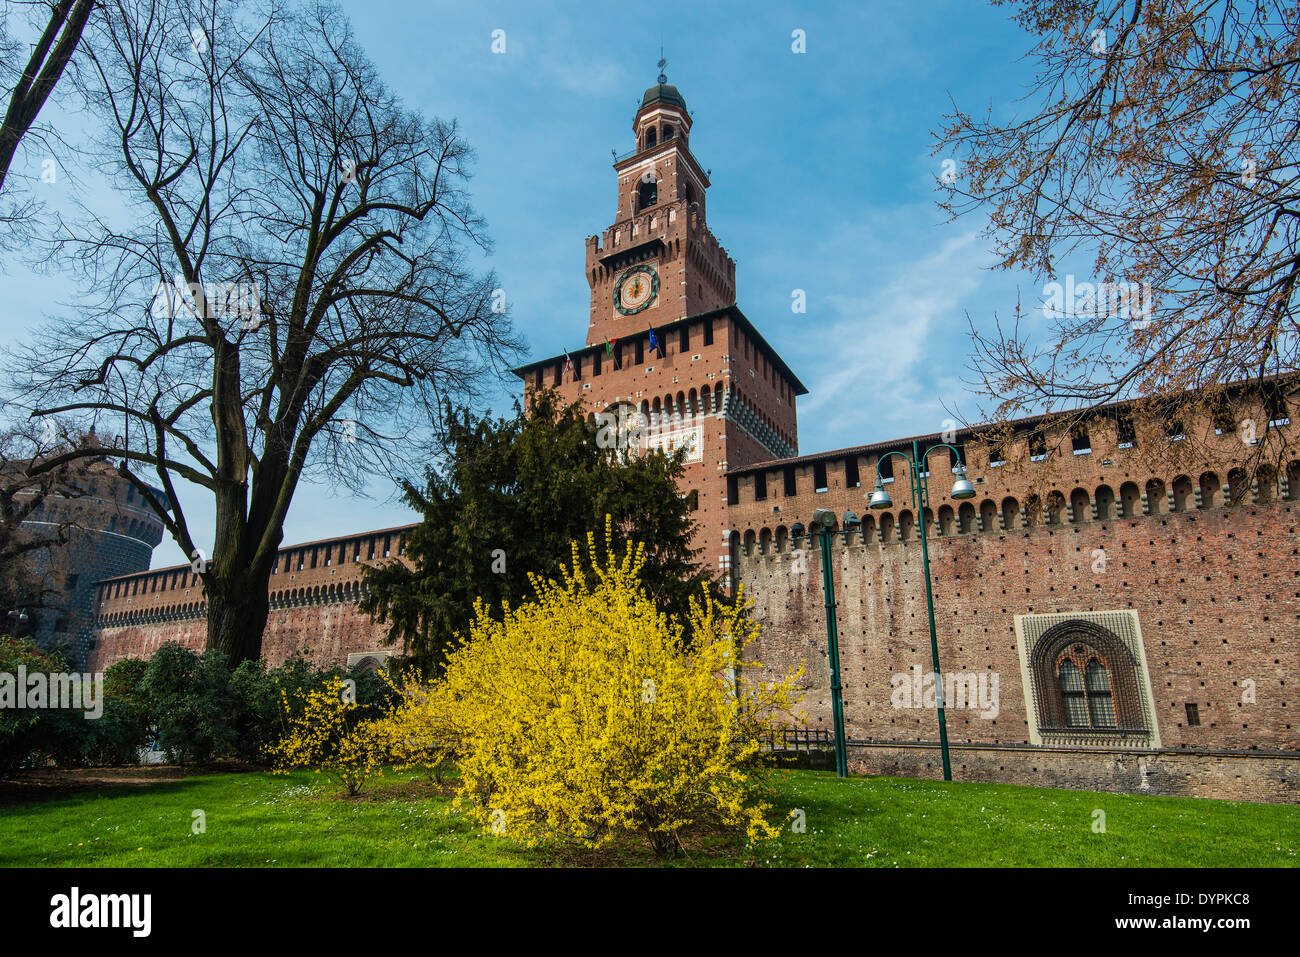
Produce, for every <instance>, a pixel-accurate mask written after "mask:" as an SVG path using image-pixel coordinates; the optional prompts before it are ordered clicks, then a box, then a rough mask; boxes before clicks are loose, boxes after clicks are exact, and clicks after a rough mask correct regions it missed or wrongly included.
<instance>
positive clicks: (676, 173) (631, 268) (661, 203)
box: [587, 64, 736, 345]
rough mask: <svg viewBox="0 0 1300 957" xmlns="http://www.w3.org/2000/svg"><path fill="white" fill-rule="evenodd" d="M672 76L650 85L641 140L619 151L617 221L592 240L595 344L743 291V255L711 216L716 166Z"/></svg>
mask: <svg viewBox="0 0 1300 957" xmlns="http://www.w3.org/2000/svg"><path fill="white" fill-rule="evenodd" d="M661 66H662V64H661ZM667 80H668V78H667V77H666V76H665V75H664V74H663V73H660V74H659V82H658V83H657V84H656V85H654V86H652V87H650V88H649V89H648V90H646V91H645V95H644V96H642V97H641V107H640V109H638V110H637V112H636V117H635V119H634V120H633V122H632V132H633V134H634V136H635V137H636V141H635V142H636V145H635V147H634V148H633V149H632V150H631V151H630V152H628V153H625V154H623V155H622V156H618V157H616V158H615V161H614V173H615V176H616V177H617V183H618V205H617V208H616V211H615V214H614V223H613V225H611V226H610V227H609V229H607V230H605V232H604V233H603V234H602V235H601V236H599V237H596V236H593V237H591V238H590V239H588V240H587V282H588V284H589V285H590V286H591V317H590V324H589V325H588V328H587V344H588V345H596V344H597V343H602V342H604V341H605V340H606V339H609V340H611V341H612V340H615V339H622V338H626V337H627V336H630V335H635V334H637V333H642V332H645V330H646V328H647V327H657V326H660V325H663V324H666V323H669V322H673V321H675V320H677V319H683V318H685V317H686V316H692V315H697V314H699V313H703V312H707V311H709V310H711V309H717V308H720V307H722V306H728V305H731V304H732V303H734V302H735V301H736V264H735V263H734V262H732V260H731V257H730V256H728V255H727V252H726V250H725V249H723V248H722V246H721V245H719V244H718V241H717V240H716V239H715V238H714V237H713V233H712V232H710V231H709V227H708V225H707V222H706V220H705V205H706V202H705V194H706V192H707V191H708V188H709V176H708V171H707V170H705V169H702V168H701V167H700V164H699V162H698V161H697V160H696V159H695V157H694V155H692V153H691V150H690V135H691V123H692V121H691V114H690V112H689V111H688V110H687V109H686V99H685V98H684V97H683V96H682V95H681V93H679V92H678V91H677V87H675V86H672V85H671V84H669V83H668V82H667Z"/></svg>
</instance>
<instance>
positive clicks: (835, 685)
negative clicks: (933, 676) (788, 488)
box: [811, 508, 849, 778]
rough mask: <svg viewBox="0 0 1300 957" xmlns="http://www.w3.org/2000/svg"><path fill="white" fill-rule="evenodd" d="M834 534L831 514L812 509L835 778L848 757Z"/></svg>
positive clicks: (846, 766) (844, 769)
mask: <svg viewBox="0 0 1300 957" xmlns="http://www.w3.org/2000/svg"><path fill="white" fill-rule="evenodd" d="M834 531H835V513H834V512H832V511H830V510H829V509H825V508H816V509H813V514H812V532H811V533H812V534H814V535H816V536H817V537H818V538H819V539H821V546H822V593H823V594H824V595H825V596H826V656H827V658H828V659H829V660H830V666H831V720H832V722H833V723H834V725H835V776H836V777H837V778H847V777H848V776H849V756H848V746H847V742H845V740H844V698H843V694H842V691H841V689H842V688H843V683H842V681H841V680H840V635H839V629H838V628H837V627H836V624H835V572H834V570H833V569H832V568H831V535H832V534H834Z"/></svg>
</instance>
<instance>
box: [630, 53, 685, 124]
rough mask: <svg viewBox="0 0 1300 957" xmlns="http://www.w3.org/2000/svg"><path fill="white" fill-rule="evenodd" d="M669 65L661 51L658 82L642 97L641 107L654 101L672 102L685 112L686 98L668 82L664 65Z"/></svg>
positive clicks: (643, 107)
mask: <svg viewBox="0 0 1300 957" xmlns="http://www.w3.org/2000/svg"><path fill="white" fill-rule="evenodd" d="M667 65H668V61H667V60H665V59H664V58H663V54H662V52H661V53H660V56H659V76H658V77H657V78H656V79H657V80H658V82H657V83H655V85H654V86H652V87H650V88H648V89H647V90H646V91H645V95H644V96H642V97H641V109H645V108H646V107H647V106H649V105H650V104H652V103H671V104H672V105H673V106H676V107H679V108H680V109H681V111H682V112H683V113H685V112H686V98H685V97H684V96H682V95H681V94H680V93H678V92H677V87H675V86H673V85H672V84H671V83H669V82H668V77H667V75H666V74H665V73H664V67H666V66H667Z"/></svg>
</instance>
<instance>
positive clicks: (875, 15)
mask: <svg viewBox="0 0 1300 957" xmlns="http://www.w3.org/2000/svg"><path fill="white" fill-rule="evenodd" d="M343 6H344V9H345V10H346V11H347V13H348V14H349V16H350V17H351V19H352V21H353V25H354V28H355V30H356V32H357V35H358V38H359V39H360V41H361V43H362V45H363V46H364V48H365V49H366V51H367V53H368V55H369V56H370V57H371V59H372V60H374V62H375V63H376V65H377V66H378V68H379V71H380V73H381V75H382V76H383V77H384V79H385V82H386V83H388V85H389V86H390V87H391V88H392V89H393V90H394V91H395V92H396V93H397V94H398V95H399V96H400V97H402V99H403V100H405V102H406V103H407V105H409V106H412V107H415V108H418V109H419V110H421V111H422V112H424V113H426V114H428V115H436V116H440V117H442V118H444V119H450V118H453V117H454V118H456V119H457V120H458V121H459V122H460V124H461V129H462V131H463V133H464V135H465V137H466V138H467V140H468V141H469V142H470V143H471V144H472V145H473V147H474V148H475V149H476V151H477V153H478V161H477V163H476V167H475V175H474V179H473V181H472V183H471V190H472V194H473V198H474V202H475V204H476V206H477V207H478V209H479V211H480V212H481V213H482V214H483V215H484V216H485V217H486V219H487V221H488V224H489V226H490V232H491V235H492V237H493V239H494V241H495V250H494V253H493V255H492V257H491V260H490V263H491V265H492V266H493V267H494V268H495V269H496V270H497V271H498V273H499V274H500V276H501V279H502V285H503V287H504V288H505V290H506V293H507V297H508V299H509V301H510V303H511V310H512V313H513V316H514V319H515V322H516V324H517V326H518V328H519V330H520V331H521V332H522V333H523V334H524V336H525V337H526V339H527V342H528V345H529V347H530V350H531V355H532V356H533V357H541V356H549V355H555V354H558V353H559V352H561V351H562V350H563V349H565V348H575V347H577V346H580V345H581V344H582V342H583V337H584V335H585V331H586V324H587V307H588V288H587V284H586V282H585V281H584V278H583V255H584V240H585V238H586V237H587V236H589V235H592V234H595V233H598V232H600V231H601V230H603V229H604V228H605V227H606V226H608V225H609V224H610V221H611V219H612V218H613V215H614V208H615V199H616V196H615V189H614V174H613V171H612V169H611V155H610V151H611V150H617V151H619V152H620V153H621V152H624V151H626V150H628V149H630V148H631V147H632V145H633V143H632V132H631V124H632V119H633V115H634V113H635V111H636V107H637V106H638V105H639V103H640V98H641V94H642V92H643V91H644V89H645V88H646V87H647V86H648V85H650V84H651V83H653V82H654V79H655V74H656V72H657V68H656V66H655V64H656V61H657V60H658V58H659V47H660V43H661V42H662V44H663V47H664V51H665V55H666V56H667V58H668V67H667V73H668V79H669V82H671V83H673V84H675V85H676V86H677V87H678V88H679V89H680V90H681V92H682V94H683V95H684V96H685V98H686V101H687V103H688V105H689V107H690V109H691V111H692V113H693V117H694V127H693V129H692V133H691V137H692V139H691V148H692V151H693V152H694V153H695V155H696V156H697V157H698V158H699V160H700V162H701V163H702V164H703V165H704V166H705V167H707V168H710V169H711V170H712V181H713V186H712V188H711V189H710V192H709V206H708V209H709V220H710V225H711V227H712V229H713V231H714V234H715V235H716V236H717V237H718V239H719V241H720V242H721V243H722V244H723V245H724V246H725V247H726V248H727V250H728V252H729V253H730V254H731V256H732V258H733V259H734V260H735V261H736V270H737V287H738V292H737V301H738V303H739V305H740V307H741V309H742V310H744V312H745V313H746V315H748V316H749V318H750V319H751V320H752V321H753V322H754V323H755V324H756V325H757V327H758V328H759V329H760V330H761V331H762V333H763V335H764V336H765V337H766V338H767V339H768V341H769V342H771V343H772V345H773V346H775V347H776V348H777V349H778V350H779V351H780V352H781V353H782V354H783V355H784V357H785V359H786V361H787V362H788V363H789V364H790V366H791V367H792V368H793V369H794V370H795V372H796V374H798V375H799V376H800V378H801V379H802V380H803V381H804V383H805V384H806V385H807V386H808V388H809V391H810V394H809V395H807V396H805V397H803V398H802V399H801V400H800V402H799V413H800V415H799V426H800V428H799V438H800V451H801V452H803V453H808V452H815V451H818V450H822V449H830V448H839V447H842V446H846V445H853V444H858V443H863V442H870V441H876V440H881V439H887V438H889V437H891V436H901V435H910V434H913V433H917V432H923V431H938V430H940V429H941V428H943V427H944V426H943V425H942V422H943V420H944V419H945V418H946V417H947V416H948V413H947V412H945V411H944V403H945V402H946V403H947V404H948V406H949V407H953V406H956V407H958V408H959V409H960V410H961V411H962V412H963V413H965V414H966V415H967V416H969V417H970V418H977V417H978V413H979V409H978V405H977V403H976V402H975V400H973V399H972V398H971V397H970V396H969V394H968V393H967V391H966V388H965V386H964V384H963V381H962V380H963V379H964V378H966V377H967V373H966V364H967V358H966V357H967V354H968V352H969V341H968V333H967V319H966V312H967V311H969V313H970V315H971V318H972V319H973V320H974V321H975V322H976V324H977V325H981V326H983V325H985V324H987V323H990V322H991V321H992V318H993V315H994V313H995V312H998V313H1000V314H1002V315H1004V316H1005V315H1007V314H1009V313H1010V312H1011V311H1012V310H1013V309H1014V306H1015V303H1016V296H1017V289H1018V287H1019V289H1020V291H1021V294H1022V295H1023V296H1024V298H1025V300H1026V301H1027V302H1032V301H1033V298H1034V296H1035V294H1036V287H1035V285H1034V283H1033V281H1032V277H1028V276H1014V275H1012V276H1009V275H1006V274H1002V273H993V272H991V271H989V270H988V268H987V266H988V265H989V262H990V260H991V257H990V255H989V253H988V243H987V241H986V240H984V239H982V238H981V237H979V235H978V230H979V227H980V225H981V223H980V221H978V220H975V219H969V220H962V221H959V222H957V223H954V224H945V223H944V222H943V217H942V215H941V214H940V213H939V211H938V210H937V209H936V208H935V198H936V193H935V190H934V183H935V178H936V176H937V175H938V173H939V168H940V162H941V160H942V157H934V156H931V155H930V151H931V146H932V137H931V131H933V130H935V129H937V128H938V127H939V126H940V124H941V118H942V116H943V114H944V113H945V112H946V111H947V110H948V108H949V96H950V95H951V96H952V97H954V98H955V99H956V100H957V102H958V104H959V105H961V106H962V107H963V108H965V109H968V110H972V111H982V110H983V109H984V108H986V107H988V106H990V105H991V106H992V108H993V109H994V111H995V113H996V114H1002V115H1005V114H1006V113H1007V112H1008V111H1010V110H1012V109H1014V108H1015V100H1016V99H1017V98H1018V97H1019V96H1020V95H1021V93H1022V92H1023V86H1024V84H1025V82H1026V80H1027V75H1028V66H1027V64H1026V63H1025V62H1024V61H1023V60H1022V57H1023V55H1024V53H1025V52H1026V50H1027V49H1028V47H1029V42H1030V41H1029V38H1028V37H1027V36H1026V35H1025V34H1024V33H1023V32H1022V31H1021V30H1020V29H1019V28H1018V27H1016V26H1015V24H1014V23H1012V22H1010V20H1009V19H1008V11H1007V10H1006V8H995V7H992V6H990V5H988V4H986V3H979V2H973V0H966V2H935V0H925V2H922V3H916V4H894V3H889V4H881V3H867V4H864V3H858V2H845V3H818V4H816V5H811V4H809V5H800V4H789V3H767V2H746V3H708V4H700V3H693V4H692V3H672V2H660V3H657V4H653V5H646V4H595V3H554V4H545V3H538V2H527V3H524V2H510V3H486V2H482V3H475V4H447V3H416V2H412V0H400V2H399V0H364V2H363V0H343ZM495 30H502V31H504V39H505V52H504V53H499V54H497V53H493V52H492V44H493V31H495ZM795 30H802V31H804V34H805V37H806V52H805V53H795V52H793V50H792V42H793V41H792V32H793V31H795ZM57 283H58V279H57V277H46V276H36V275H33V274H31V273H30V272H29V271H27V270H26V269H25V268H23V267H22V266H21V265H18V264H13V263H11V264H9V265H8V266H7V268H6V272H5V273H4V274H3V275H0V296H2V297H3V301H5V302H6V304H7V306H8V308H7V309H5V310H4V312H3V314H2V315H0V342H9V341H13V340H16V339H21V338H23V337H24V334H25V329H26V328H27V327H28V326H29V325H31V324H32V323H34V322H36V321H38V320H39V318H40V316H41V315H42V313H43V312H46V311H48V310H49V309H50V305H49V303H50V301H51V289H52V288H55V287H56V286H57ZM795 289H803V290H805V292H806V294H807V312H806V313H804V314H796V313H793V312H792V311H791V308H790V303H791V294H792V290H795ZM512 392H513V383H503V388H502V392H501V401H500V407H501V408H505V407H506V406H507V405H508V402H509V396H510V395H511V394H512ZM373 492H374V497H373V498H371V499H359V500H358V499H353V498H351V497H347V496H340V495H337V494H334V493H333V492H331V490H329V489H327V488H323V487H317V486H310V485H307V486H304V487H303V488H302V489H301V490H300V491H299V494H298V497H297V499H296V500H295V503H294V506H293V508H292V510H291V512H290V514H289V519H288V523H287V525H286V529H285V541H286V543H292V542H295V541H304V540H310V539H313V538H321V537H325V536H328V535H332V534H344V533H348V532H352V531H358V530H362V529H366V528H374V527H382V526H386V525H393V524H399V523H401V522H405V521H411V520H413V518H412V517H411V515H410V513H409V512H407V511H406V510H405V509H404V508H402V506H401V505H400V504H399V503H396V502H395V501H392V500H391V498H390V496H391V489H390V488H388V487H386V486H385V487H380V486H376V487H375V488H374V489H373ZM189 498H190V499H191V501H192V504H190V505H189V506H188V510H190V511H192V513H193V514H191V522H192V524H193V525H194V526H195V527H197V528H198V529H199V530H200V532H201V534H200V536H199V538H200V542H201V543H203V544H207V543H208V542H206V541H204V539H205V538H208V539H210V534H211V533H210V531H209V530H208V529H210V526H211V521H210V517H208V516H210V508H209V507H207V506H205V505H204V504H203V503H202V502H201V500H200V498H199V497H198V496H191V497H189ZM180 560H181V558H180V550H179V549H178V548H177V547H176V546H175V545H174V544H172V543H171V542H170V541H166V542H164V543H163V545H162V546H160V547H159V548H158V549H157V550H156V551H155V554H154V565H155V566H160V565H166V564H173V563H175V562H178V561H180Z"/></svg>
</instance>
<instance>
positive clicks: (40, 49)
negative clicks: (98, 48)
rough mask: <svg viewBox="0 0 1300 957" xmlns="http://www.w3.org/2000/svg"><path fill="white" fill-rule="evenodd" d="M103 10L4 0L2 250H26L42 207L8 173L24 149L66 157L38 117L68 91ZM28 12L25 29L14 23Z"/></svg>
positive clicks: (86, 1)
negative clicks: (58, 92) (58, 91)
mask: <svg viewBox="0 0 1300 957" xmlns="http://www.w3.org/2000/svg"><path fill="white" fill-rule="evenodd" d="M115 3H116V0H110V5H115ZM103 5H104V4H99V3H96V0H3V3H2V5H0V88H3V89H4V90H5V91H6V92H7V93H8V98H7V101H6V103H5V104H4V106H3V109H4V118H3V120H0V196H2V197H3V201H2V202H0V228H2V229H3V231H2V232H0V248H4V249H11V248H16V247H19V246H22V245H23V244H24V243H25V242H27V241H28V240H29V239H30V238H31V236H32V235H33V234H34V233H35V232H36V229H35V226H34V224H35V221H36V218H37V217H38V215H39V214H40V212H41V210H42V209H43V204H42V203H40V202H38V201H37V199H36V196H35V194H34V192H33V191H31V190H26V189H21V188H20V189H17V190H15V189H14V188H13V186H14V181H13V178H11V177H10V170H11V167H12V166H13V164H14V160H15V158H16V157H17V156H18V155H19V147H20V146H21V145H22V144H24V143H30V142H35V143H36V144H38V145H39V146H42V147H44V148H45V149H47V150H49V151H51V152H53V151H54V149H55V148H56V147H58V150H59V152H60V154H64V153H66V151H67V146H66V141H65V140H64V139H63V137H62V136H60V135H59V133H58V131H57V130H56V129H55V128H54V126H53V124H50V123H41V122H38V117H39V116H40V113H41V111H42V110H43V109H44V108H45V105H46V103H47V102H48V101H49V99H50V97H51V95H52V94H53V93H54V91H55V87H56V86H60V88H62V87H66V86H67V85H68V84H67V82H66V81H65V80H64V73H65V71H67V70H69V69H70V68H71V67H72V66H73V63H74V61H73V56H74V54H75V53H76V52H77V48H78V45H79V44H80V43H81V41H82V35H83V33H84V32H85V30H86V26H87V23H88V22H89V21H90V19H91V17H92V16H93V15H94V12H95V10H96V8H97V7H101V6H103ZM24 11H25V12H27V13H28V15H29V16H28V20H29V23H28V24H27V27H26V29H25V28H23V27H18V26H16V23H15V21H17V20H19V14H20V13H22V12H24ZM16 33H22V34H23V35H22V36H21V37H19V36H17V35H15V34H16ZM61 81H62V83H61ZM42 175H45V171H44V170H42Z"/></svg>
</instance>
